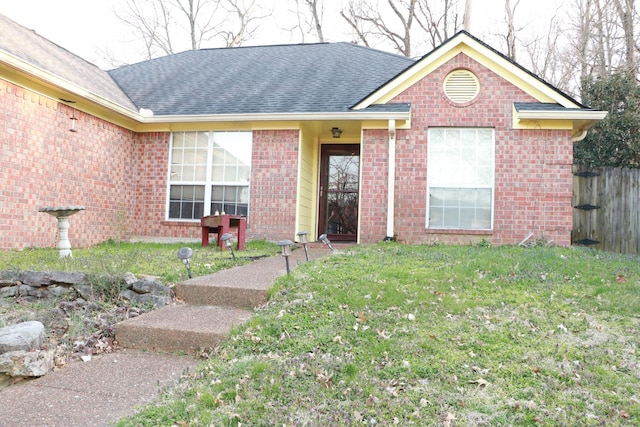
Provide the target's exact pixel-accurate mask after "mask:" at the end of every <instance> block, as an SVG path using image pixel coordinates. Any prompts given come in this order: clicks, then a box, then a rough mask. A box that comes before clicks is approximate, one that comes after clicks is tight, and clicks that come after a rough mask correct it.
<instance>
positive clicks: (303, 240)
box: [297, 231, 309, 261]
mask: <svg viewBox="0 0 640 427" xmlns="http://www.w3.org/2000/svg"><path fill="white" fill-rule="evenodd" d="M297 236H298V240H300V243H301V244H302V246H303V247H304V256H305V257H306V258H307V261H309V249H307V243H309V240H308V239H307V232H306V231H300V232H299V233H298V234H297Z"/></svg>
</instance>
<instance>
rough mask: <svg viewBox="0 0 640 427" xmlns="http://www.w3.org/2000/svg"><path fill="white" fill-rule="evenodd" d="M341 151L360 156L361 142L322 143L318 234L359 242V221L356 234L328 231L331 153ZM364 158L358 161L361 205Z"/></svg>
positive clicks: (330, 238) (332, 238)
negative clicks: (328, 186) (361, 174)
mask: <svg viewBox="0 0 640 427" xmlns="http://www.w3.org/2000/svg"><path fill="white" fill-rule="evenodd" d="M340 152H344V153H349V152H351V153H357V155H358V157H360V144H358V143H344V144H321V145H320V158H319V162H320V167H319V169H318V171H319V172H318V174H319V177H318V183H319V188H318V190H319V191H318V236H319V235H321V234H327V237H328V238H329V240H331V241H343V242H357V240H358V234H359V222H358V221H356V232H355V233H354V234H330V233H326V231H327V224H326V218H327V210H328V203H327V191H326V186H327V181H328V173H329V156H330V155H331V154H339V153H340ZM361 161H362V159H361V158H360V159H359V162H358V190H357V193H358V198H357V200H358V202H357V203H358V205H357V207H358V208H359V205H360V172H361V170H362V164H361Z"/></svg>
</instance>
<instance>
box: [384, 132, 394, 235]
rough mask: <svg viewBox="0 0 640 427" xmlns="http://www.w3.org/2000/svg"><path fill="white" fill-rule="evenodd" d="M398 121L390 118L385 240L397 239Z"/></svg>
mask: <svg viewBox="0 0 640 427" xmlns="http://www.w3.org/2000/svg"><path fill="white" fill-rule="evenodd" d="M395 182H396V121H395V120H393V119H392V120H389V181H388V183H387V187H388V189H387V235H386V237H385V238H384V240H385V241H392V240H395V238H394V235H393V223H394V219H395V194H396V186H395Z"/></svg>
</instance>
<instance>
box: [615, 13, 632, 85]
mask: <svg viewBox="0 0 640 427" xmlns="http://www.w3.org/2000/svg"><path fill="white" fill-rule="evenodd" d="M612 3H613V5H614V7H615V9H616V12H617V14H618V19H619V21H620V25H621V26H622V32H623V34H624V52H625V55H624V56H625V66H626V68H627V70H629V71H631V72H633V73H635V72H637V66H636V59H635V52H636V41H635V36H634V18H635V15H636V13H635V4H634V3H635V0H612Z"/></svg>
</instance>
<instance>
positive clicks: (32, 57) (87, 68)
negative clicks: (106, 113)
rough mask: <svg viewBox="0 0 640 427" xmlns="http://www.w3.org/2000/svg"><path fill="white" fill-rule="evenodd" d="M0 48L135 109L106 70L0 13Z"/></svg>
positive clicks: (110, 99)
mask: <svg viewBox="0 0 640 427" xmlns="http://www.w3.org/2000/svg"><path fill="white" fill-rule="evenodd" d="M0 50H4V51H5V52H8V53H9V54H11V55H13V56H16V57H18V58H20V59H22V60H24V61H26V62H28V63H30V64H32V65H34V66H36V67H39V68H41V69H43V70H45V71H48V72H50V73H52V74H54V75H56V76H58V77H60V78H63V79H65V80H67V81H68V82H70V83H73V84H75V85H77V86H80V87H82V88H83V89H86V90H88V91H90V92H92V93H94V94H96V95H99V96H101V97H103V98H105V99H108V100H109V101H112V102H115V103H116V104H119V105H121V106H123V107H126V108H130V109H132V110H135V109H136V108H135V106H134V105H133V103H132V102H131V100H130V99H129V98H128V97H127V95H126V94H125V93H124V92H123V91H122V90H121V89H120V88H119V87H118V85H117V84H116V83H115V82H114V81H113V79H111V77H110V76H109V74H108V73H107V72H106V71H104V70H101V69H100V68H98V67H96V66H95V65H93V64H91V63H89V62H87V61H85V60H84V59H82V58H80V57H79V56H76V55H74V54H73V53H71V52H69V51H68V50H66V49H64V48H62V47H60V46H58V45H57V44H55V43H53V42H51V41H49V40H47V39H45V38H44V37H41V36H39V35H38V34H36V33H35V31H33V30H29V29H27V28H25V27H23V26H21V25H19V24H17V23H16V22H14V21H12V20H11V19H9V18H7V17H6V16H4V15H1V14H0Z"/></svg>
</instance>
